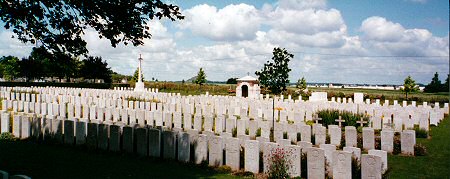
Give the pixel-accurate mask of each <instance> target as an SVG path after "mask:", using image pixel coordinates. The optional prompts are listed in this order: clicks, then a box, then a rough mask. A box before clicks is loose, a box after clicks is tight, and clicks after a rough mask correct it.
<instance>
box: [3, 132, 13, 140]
mask: <svg viewBox="0 0 450 179" xmlns="http://www.w3.org/2000/svg"><path fill="white" fill-rule="evenodd" d="M16 140H17V138H16V137H14V135H13V134H12V133H10V132H3V133H1V134H0V141H16Z"/></svg>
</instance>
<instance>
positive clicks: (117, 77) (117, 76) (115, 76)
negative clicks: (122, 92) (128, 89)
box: [111, 72, 131, 83]
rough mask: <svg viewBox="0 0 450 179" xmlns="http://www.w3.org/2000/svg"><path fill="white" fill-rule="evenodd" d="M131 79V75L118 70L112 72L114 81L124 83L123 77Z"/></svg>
mask: <svg viewBox="0 0 450 179" xmlns="http://www.w3.org/2000/svg"><path fill="white" fill-rule="evenodd" d="M125 78H126V79H131V76H125V75H122V74H119V73H116V72H112V73H111V80H112V82H113V83H122V80H123V79H125Z"/></svg>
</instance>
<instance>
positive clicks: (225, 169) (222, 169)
mask: <svg viewBox="0 0 450 179" xmlns="http://www.w3.org/2000/svg"><path fill="white" fill-rule="evenodd" d="M216 171H217V172H218V173H230V172H231V167H229V166H226V165H222V166H220V167H217V168H216Z"/></svg>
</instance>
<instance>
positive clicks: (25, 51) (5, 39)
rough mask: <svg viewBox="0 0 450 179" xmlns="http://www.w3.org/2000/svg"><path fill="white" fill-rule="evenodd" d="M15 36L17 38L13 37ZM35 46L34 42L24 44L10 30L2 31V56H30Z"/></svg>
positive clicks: (0, 33)
mask: <svg viewBox="0 0 450 179" xmlns="http://www.w3.org/2000/svg"><path fill="white" fill-rule="evenodd" d="M12 36H14V37H15V38H12ZM31 48H33V45H32V44H24V43H22V42H20V41H19V40H18V39H17V35H16V34H14V33H12V32H11V31H9V30H3V31H0V57H2V56H9V55H12V56H16V57H19V58H22V57H28V56H29V55H30V52H31Z"/></svg>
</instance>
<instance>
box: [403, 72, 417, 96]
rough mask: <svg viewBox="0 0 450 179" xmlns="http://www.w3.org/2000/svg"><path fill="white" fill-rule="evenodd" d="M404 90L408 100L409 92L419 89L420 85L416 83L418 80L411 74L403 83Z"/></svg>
mask: <svg viewBox="0 0 450 179" xmlns="http://www.w3.org/2000/svg"><path fill="white" fill-rule="evenodd" d="M402 91H403V92H405V95H406V96H405V97H406V100H408V93H411V92H416V91H419V86H417V85H416V81H414V80H413V79H412V78H411V76H408V77H406V79H405V82H404V83H403V88H402Z"/></svg>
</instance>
